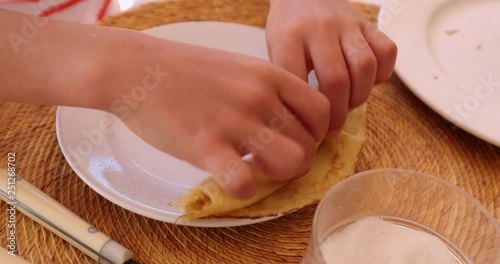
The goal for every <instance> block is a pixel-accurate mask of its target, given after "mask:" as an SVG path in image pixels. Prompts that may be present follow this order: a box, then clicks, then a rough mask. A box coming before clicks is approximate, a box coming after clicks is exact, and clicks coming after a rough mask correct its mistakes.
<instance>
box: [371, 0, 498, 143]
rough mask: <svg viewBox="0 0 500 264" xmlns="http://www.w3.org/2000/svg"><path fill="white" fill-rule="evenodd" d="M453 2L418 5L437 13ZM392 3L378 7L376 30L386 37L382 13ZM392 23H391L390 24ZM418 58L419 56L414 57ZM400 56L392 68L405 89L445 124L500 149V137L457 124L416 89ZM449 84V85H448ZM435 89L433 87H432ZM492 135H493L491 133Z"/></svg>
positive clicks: (442, 109) (430, 99) (440, 107)
mask: <svg viewBox="0 0 500 264" xmlns="http://www.w3.org/2000/svg"><path fill="white" fill-rule="evenodd" d="M398 1H399V2H400V3H404V2H410V1H412V0H398ZM453 1H454V0H441V1H419V4H424V5H425V4H429V5H432V6H433V8H432V9H433V10H434V11H437V10H438V9H439V8H440V7H441V6H442V5H445V4H448V3H450V2H453ZM392 2H393V0H385V1H384V2H383V3H382V5H381V6H380V11H379V13H378V16H377V28H378V29H379V30H380V31H381V32H383V33H384V34H387V36H388V37H391V36H390V34H389V33H388V32H387V31H385V30H384V27H386V26H383V25H382V22H381V21H382V15H383V14H382V11H384V10H385V11H388V12H390V11H389V7H388V5H390V4H391V3H392ZM403 17H404V19H411V16H403ZM391 23H392V22H391ZM415 57H417V58H418V57H419V56H415ZM400 58H401V57H400V56H398V59H397V61H396V64H395V67H394V72H395V73H396V74H397V76H398V77H399V78H400V79H401V81H402V82H403V83H404V84H405V86H406V87H408V89H409V90H410V91H411V92H412V93H413V94H414V95H415V96H416V97H417V98H418V99H419V100H420V101H422V102H423V103H424V104H425V105H426V106H427V107H429V108H430V109H432V110H433V111H434V112H435V113H437V114H438V115H440V116H441V117H442V118H444V119H445V120H446V121H447V122H449V123H451V124H453V125H454V126H455V127H458V128H460V129H462V130H464V131H466V132H467V133H469V134H471V135H473V136H475V137H476V138H478V139H481V140H483V141H484V142H487V143H490V144H492V145H494V146H496V147H500V136H498V137H497V138H495V137H494V136H492V135H490V134H488V133H487V132H485V131H483V130H481V129H477V128H476V129H475V128H474V127H473V125H471V124H469V123H467V122H466V121H462V122H459V121H458V120H456V119H455V118H453V117H452V115H451V114H448V113H446V112H447V110H446V109H444V108H446V107H444V106H441V105H440V104H439V103H438V102H436V99H433V98H430V97H429V96H426V95H425V94H424V92H423V91H422V90H421V89H419V88H417V86H416V85H415V84H414V82H413V81H412V80H411V77H409V76H411V73H408V72H407V71H406V69H404V67H403V66H401V62H399V61H400ZM432 63H433V64H435V65H437V63H436V62H435V60H433V61H432ZM439 73H443V72H442V70H440V72H439ZM440 77H442V78H443V79H445V80H446V81H447V86H453V84H451V83H452V82H451V81H450V80H449V78H448V77H446V75H445V74H441V75H440ZM450 84H451V85H450ZM432 87H435V86H432ZM491 134H494V133H491Z"/></svg>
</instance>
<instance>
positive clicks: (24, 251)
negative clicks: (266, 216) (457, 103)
mask: <svg viewBox="0 0 500 264" xmlns="http://www.w3.org/2000/svg"><path fill="white" fill-rule="evenodd" d="M355 6H356V7H357V8H358V9H359V11H360V12H361V13H362V14H363V15H365V16H367V17H368V18H369V19H370V20H371V21H374V20H375V18H376V14H377V8H376V7H373V6H365V5H360V4H355ZM267 12H268V2H267V1H266V0H246V1H241V0H217V1H213V0H187V1H169V2H162V3H154V4H148V5H146V6H143V7H141V8H139V9H136V10H133V11H131V12H129V13H125V14H120V15H117V16H114V17H111V18H108V19H106V20H104V21H103V23H102V24H103V25H105V26H112V27H123V28H130V29H135V30H142V29H146V28H149V27H154V26H158V25H162V24H166V23H173V22H181V21H196V20H215V21H228V22H236V23H244V24H249V25H255V26H261V27H262V26H264V24H265V20H266V16H267ZM55 110H56V108H55V107H52V106H34V105H22V104H12V103H0V167H5V165H6V160H7V153H8V152H11V151H15V152H16V153H17V156H18V160H17V166H18V173H19V175H21V176H23V177H24V178H25V179H26V180H28V181H29V182H31V183H32V184H33V185H35V186H36V187H38V188H40V189H41V190H42V191H44V192H46V193H47V194H48V195H50V196H51V197H53V198H54V199H56V200H57V201H59V202H60V203H61V204H63V205H64V206H66V207H67V208H69V209H70V210H71V211H73V212H75V213H76V214H77V215H79V216H81V217H82V218H83V219H85V220H86V221H88V222H89V223H91V224H92V225H94V226H97V227H99V228H100V229H101V230H102V231H103V232H104V233H106V234H108V235H109V236H111V237H112V238H114V239H115V240H117V241H118V242H120V243H122V244H123V245H124V246H126V247H127V248H130V249H131V250H133V251H134V252H135V255H136V259H137V260H138V261H139V262H140V263H298V262H299V261H300V259H301V257H302V256H303V254H304V253H305V250H306V247H307V244H308V240H309V233H310V230H311V220H312V217H313V213H314V207H307V208H304V209H302V210H300V211H298V212H295V213H293V214H291V215H288V216H285V217H282V218H280V219H277V220H274V221H269V222H266V223H262V224H257V225H252V226H245V227H237V228H219V229H208V228H189V227H182V226H175V225H171V224H167V223H163V222H159V221H154V220H151V219H148V218H145V217H142V216H140V215H137V214H134V213H131V212H129V211H126V210H124V209H122V208H120V207H118V206H116V205H114V204H112V203H110V202H109V201H107V200H105V199H104V198H102V197H100V196H99V195H98V194H97V193H95V192H94V191H93V190H91V189H90V188H89V187H88V186H86V185H85V184H84V183H83V182H82V181H81V180H80V179H79V178H78V176H77V175H75V173H74V172H73V171H72V170H71V168H70V167H69V165H68V164H67V163H66V161H65V160H64V157H63V155H62V153H61V151H60V149H59V146H58V143H57V138H56V132H55ZM375 168H405V169H412V170H417V171H421V172H424V173H428V174H431V175H436V176H438V177H441V178H444V179H446V180H448V181H450V182H452V183H453V184H456V185H457V186H459V187H460V188H462V189H464V190H465V191H467V192H469V193H470V194H472V195H473V196H474V197H475V198H476V199H478V200H479V201H480V202H481V203H482V204H483V205H484V206H486V208H487V209H488V210H489V211H490V212H491V213H492V214H494V216H495V218H496V219H497V221H500V148H497V147H494V146H492V145H490V144H488V143H486V142H483V141H481V140H479V139H477V138H475V137H473V136H471V135H469V134H467V133H466V132H463V131H462V130H460V129H457V128H456V127H454V126H452V125H451V124H450V123H448V122H446V121H445V120H443V119H442V118H441V117H440V116H438V115H437V114H435V113H434V112H433V111H431V110H430V109H429V108H428V107H427V106H425V105H424V104H423V103H421V102H420V101H419V100H418V99H417V98H416V97H415V96H413V95H412V94H411V93H410V92H409V91H408V89H407V88H405V86H404V85H403V84H402V83H401V82H400V81H399V80H398V79H397V77H393V79H392V80H391V81H390V83H386V84H383V85H379V86H377V87H376V88H375V89H374V91H373V95H372V97H371V98H370V99H369V108H368V139H367V142H366V144H365V145H364V147H363V150H362V153H361V157H360V160H359V164H358V166H357V171H364V170H368V169H375ZM6 217H7V215H6V206H5V203H1V206H0V219H6ZM16 227H17V232H18V236H17V243H18V249H19V255H20V256H22V257H24V258H25V259H27V260H29V261H31V262H32V263H93V261H91V260H90V259H89V258H87V257H85V255H83V254H82V253H81V252H79V251H78V250H76V249H75V248H73V247H72V246H70V245H69V244H67V243H65V242H64V241H63V240H61V239H60V238H59V237H57V236H56V235H54V234H52V233H50V232H49V231H47V230H46V229H44V228H42V227H41V226H40V225H38V224H36V223H35V222H33V221H32V220H30V219H29V218H27V217H25V216H23V215H21V214H19V215H18V217H17V226H16ZM0 228H1V229H0V237H2V239H1V242H0V244H1V245H2V246H4V247H5V245H6V242H7V240H6V233H5V231H6V230H5V225H4V224H0Z"/></svg>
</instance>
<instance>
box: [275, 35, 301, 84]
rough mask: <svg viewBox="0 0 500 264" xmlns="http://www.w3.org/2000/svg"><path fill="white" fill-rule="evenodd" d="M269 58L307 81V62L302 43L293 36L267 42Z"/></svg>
mask: <svg viewBox="0 0 500 264" xmlns="http://www.w3.org/2000/svg"><path fill="white" fill-rule="evenodd" d="M268 50H269V59H270V60H271V61H272V62H273V63H274V64H276V65H278V66H280V67H281V68H283V69H285V70H287V71H289V72H291V73H293V74H294V75H295V76H297V77H299V78H300V79H302V80H304V81H306V82H307V75H308V71H307V64H306V56H305V54H304V51H305V49H304V45H303V43H302V42H301V41H300V40H297V38H293V37H283V38H280V41H270V42H268Z"/></svg>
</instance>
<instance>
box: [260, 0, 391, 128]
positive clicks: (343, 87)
mask: <svg viewBox="0 0 500 264" xmlns="http://www.w3.org/2000/svg"><path fill="white" fill-rule="evenodd" d="M266 27H267V28H266V34H267V44H268V50H269V54H270V59H271V61H273V62H274V63H276V64H277V65H279V66H281V67H283V68H284V69H286V70H288V71H290V72H292V73H293V74H295V75H296V76H298V77H300V78H301V79H303V80H307V75H308V73H309V72H310V71H311V70H312V69H314V70H315V72H316V76H317V77H318V82H319V89H320V91H321V92H322V93H323V94H324V95H325V96H326V97H328V99H329V101H330V104H331V114H330V126H329V128H328V131H329V132H328V136H330V137H331V136H335V135H337V134H338V133H339V132H340V130H341V128H342V126H343V124H344V122H345V119H346V116H347V113H348V111H349V110H350V109H353V108H355V107H357V106H359V105H361V104H362V103H363V102H365V101H366V100H367V98H368V96H369V94H370V92H371V89H372V87H373V85H374V84H378V83H380V82H383V81H386V80H387V79H388V78H389V77H390V75H391V73H392V71H393V68H394V64H395V61H396V54H397V47H396V45H395V44H394V42H392V41H391V40H390V39H389V38H388V37H387V36H385V35H384V34H383V33H382V32H380V31H379V30H378V29H377V28H376V27H375V26H374V25H372V24H371V23H370V22H369V21H367V20H366V19H365V18H363V17H362V16H361V15H359V14H358V13H357V12H356V10H354V8H353V7H352V6H351V4H350V3H349V1H347V0H307V1H306V0H271V10H270V13H269V17H268V20H267V26H266Z"/></svg>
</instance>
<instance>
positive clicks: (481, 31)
mask: <svg viewBox="0 0 500 264" xmlns="http://www.w3.org/2000/svg"><path fill="white" fill-rule="evenodd" d="M379 28H380V29H381V30H382V31H383V32H384V33H386V34H387V35H388V36H389V37H390V38H392V39H393V40H394V41H395V42H396V43H397V45H398V47H399V54H398V60H397V62H396V69H395V70H396V73H397V74H398V75H399V77H400V78H401V79H402V80H403V81H404V82H405V83H406V84H407V85H408V87H409V88H410V89H411V90H412V91H413V92H414V93H415V94H416V95H417V96H418V97H419V98H420V99H421V100H422V101H423V102H425V103H426V104H427V105H429V106H430V107H431V108H432V109H433V110H435V111H436V112H437V113H439V114H440V115H442V116H443V117H445V118H446V119H448V120H449V121H451V122H452V123H454V124H455V125H457V126H458V127H461V128H463V129H464V130H466V131H468V132H469V133H471V134H473V135H475V136H477V137H479V138H482V139H484V140H486V141H488V142H490V143H493V144H495V145H497V146H500V1H499V0H420V1H413V0H388V1H387V2H385V3H384V4H383V6H382V9H381V12H380V14H379Z"/></svg>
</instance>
